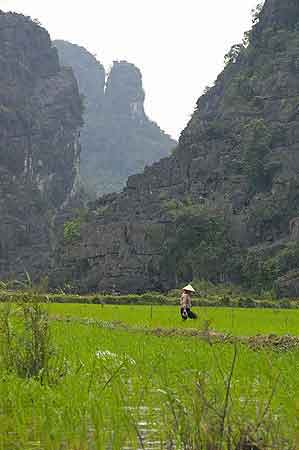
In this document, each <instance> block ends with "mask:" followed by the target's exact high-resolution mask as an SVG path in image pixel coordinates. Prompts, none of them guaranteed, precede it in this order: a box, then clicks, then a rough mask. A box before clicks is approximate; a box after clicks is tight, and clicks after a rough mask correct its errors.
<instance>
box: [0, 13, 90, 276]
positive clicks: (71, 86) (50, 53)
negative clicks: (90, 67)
mask: <svg viewBox="0 0 299 450" xmlns="http://www.w3.org/2000/svg"><path fill="white" fill-rule="evenodd" d="M81 124H82V105H81V100H80V97H79V93H78V87H77V82H76V80H75V78H74V75H73V72H72V70H71V69H66V68H63V69H62V68H61V67H60V64H59V60H58V55H57V50H56V49H55V48H54V47H53V46H52V44H51V41H50V37H49V34H48V33H47V31H46V30H44V29H43V28H42V27H41V26H39V25H38V24H37V23H34V22H33V21H32V20H31V19H30V18H27V17H24V16H22V15H20V14H15V13H4V12H0V217H1V219H0V278H1V279H18V278H20V277H22V276H23V275H24V273H25V272H26V271H27V272H28V273H29V274H30V276H32V278H33V279H37V278H38V277H39V276H40V275H42V274H43V275H45V274H47V270H48V265H49V257H50V252H51V229H52V224H53V221H54V218H55V215H56V214H57V212H58V211H59V210H60V209H61V208H63V206H64V205H67V203H68V202H69V201H70V199H71V198H72V196H74V194H75V191H76V183H77V176H78V161H79V153H80V145H79V141H78V133H79V127H80V126H81Z"/></svg>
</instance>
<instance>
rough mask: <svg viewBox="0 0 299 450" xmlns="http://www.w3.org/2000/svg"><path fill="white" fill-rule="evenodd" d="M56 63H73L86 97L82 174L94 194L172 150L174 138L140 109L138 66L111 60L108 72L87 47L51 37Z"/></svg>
mask: <svg viewBox="0 0 299 450" xmlns="http://www.w3.org/2000/svg"><path fill="white" fill-rule="evenodd" d="M55 46H56V47H57V49H58V52H59V57H60V61H61V63H62V64H63V65H65V66H71V67H72V68H73V70H74V73H75V75H76V78H77V79H78V83H79V88H80V91H81V93H82V94H83V97H84V103H85V114H84V122H85V126H84V128H83V130H82V135H81V144H82V154H81V174H82V177H83V180H84V181H85V183H86V184H87V186H89V189H90V190H91V191H92V192H97V193H98V194H103V193H109V192H113V191H120V190H121V189H122V188H123V187H124V185H125V182H126V180H127V178H128V176H129V175H132V174H133V173H137V172H141V171H142V170H143V169H144V167H145V166H146V165H149V164H151V163H153V162H154V161H158V160H159V159H161V158H162V157H165V156H167V155H169V154H170V151H171V150H172V149H173V148H174V147H175V145H176V142H175V141H174V140H172V139H171V138H170V137H169V136H168V135H166V134H165V133H164V132H163V131H162V130H161V129H160V128H159V127H158V126H157V125H156V124H155V123H153V122H151V121H150V120H149V119H148V117H147V116H146V114H145V112H144V98H145V94H144V91H143V87H142V77H141V73H140V71H139V69H138V68H137V67H135V66H134V65H133V64H130V63H128V62H126V61H121V62H115V63H114V64H113V67H112V69H111V71H110V73H109V74H108V75H107V81H106V82H105V78H106V73H105V69H104V67H103V66H102V65H101V64H100V63H99V62H98V61H97V60H96V58H95V57H94V56H93V55H91V54H90V53H89V52H88V51H87V50H85V49H84V48H82V47H79V46H77V45H74V44H71V43H69V42H65V41H55Z"/></svg>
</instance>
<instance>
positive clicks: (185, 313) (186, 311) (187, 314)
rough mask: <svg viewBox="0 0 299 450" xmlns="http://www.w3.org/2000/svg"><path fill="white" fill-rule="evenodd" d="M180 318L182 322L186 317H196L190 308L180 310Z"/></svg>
mask: <svg viewBox="0 0 299 450" xmlns="http://www.w3.org/2000/svg"><path fill="white" fill-rule="evenodd" d="M181 316H182V319H183V320H187V319H188V317H189V319H197V315H196V314H195V313H194V312H193V311H191V309H190V308H184V307H183V308H181Z"/></svg>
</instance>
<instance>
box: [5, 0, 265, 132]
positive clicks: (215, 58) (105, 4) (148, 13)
mask: <svg viewBox="0 0 299 450" xmlns="http://www.w3.org/2000/svg"><path fill="white" fill-rule="evenodd" d="M258 3H259V1H258V0H183V1H182V0H85V1H80V0H77V1H74V0H72V1H71V0H0V9H3V10H4V11H8V10H12V11H17V12H22V13H24V14H26V15H30V16H31V17H32V18H38V19H39V20H40V22H41V23H42V25H43V26H45V27H46V28H47V30H48V31H49V33H50V35H51V37H52V39H65V40H68V41H70V42H73V43H76V44H79V45H82V46H84V47H86V48H87V49H88V50H89V51H90V52H91V53H95V54H97V56H98V59H99V60H100V61H101V62H102V63H103V64H104V65H105V66H106V68H109V66H110V64H111V62H112V61H113V60H122V59H125V60H127V61H129V62H132V63H134V64H136V65H137V66H138V67H139V68H140V69H141V71H142V74H143V82H144V88H145V92H146V112H147V114H148V115H149V116H150V118H151V119H153V120H154V121H156V122H157V123H158V124H159V125H160V126H161V128H163V129H164V130H165V131H167V132H168V133H170V134H171V135H172V136H174V137H178V135H179V133H180V132H181V130H182V129H183V128H184V127H185V125H186V123H187V121H188V120H189V118H190V115H191V114H192V111H193V110H194V106H195V102H196V100H197V98H198V97H199V96H200V95H201V94H202V92H203V90H204V88H205V87H206V86H207V85H210V84H212V83H213V81H214V80H215V78H216V77H217V75H218V73H219V72H220V70H221V69H222V68H223V57H224V55H225V53H227V51H228V50H229V48H230V47H231V46H232V45H233V44H236V43H238V42H240V41H241V40H242V36H243V33H244V31H246V30H248V29H249V28H250V26H251V10H252V8H255V7H256V5H257V4H258Z"/></svg>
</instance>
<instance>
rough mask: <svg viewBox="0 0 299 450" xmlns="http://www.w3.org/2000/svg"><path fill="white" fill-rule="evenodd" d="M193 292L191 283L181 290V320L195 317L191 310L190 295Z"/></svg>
mask: <svg viewBox="0 0 299 450" xmlns="http://www.w3.org/2000/svg"><path fill="white" fill-rule="evenodd" d="M194 292H195V290H194V289H193V287H192V286H191V284H188V285H187V286H185V287H184V288H183V290H182V295H181V299H180V307H181V316H182V319H183V320H187V319H188V317H189V319H197V315H196V314H195V313H194V312H192V311H191V297H192V294H193V293H194Z"/></svg>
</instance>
